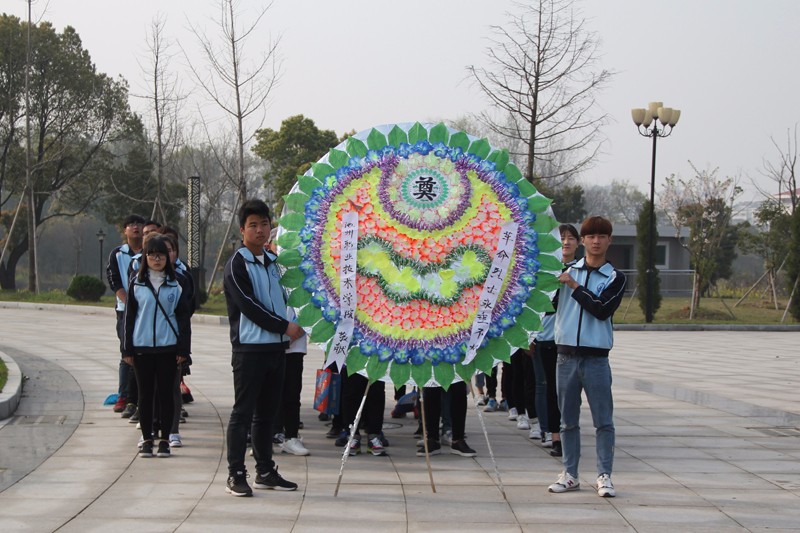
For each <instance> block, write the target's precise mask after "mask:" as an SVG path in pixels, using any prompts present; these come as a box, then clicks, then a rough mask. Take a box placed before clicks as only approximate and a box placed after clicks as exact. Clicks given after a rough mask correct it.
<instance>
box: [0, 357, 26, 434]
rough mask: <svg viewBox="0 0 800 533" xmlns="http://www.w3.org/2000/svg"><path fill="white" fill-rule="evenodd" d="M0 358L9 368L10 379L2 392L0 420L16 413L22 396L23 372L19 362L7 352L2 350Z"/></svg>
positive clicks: (0, 393)
mask: <svg viewBox="0 0 800 533" xmlns="http://www.w3.org/2000/svg"><path fill="white" fill-rule="evenodd" d="M0 359H2V360H3V362H4V363H5V364H6V367H7V368H8V381H6V384H5V386H4V387H3V392H0V420H5V419H6V418H9V417H10V416H11V415H13V414H14V411H16V410H17V406H18V405H19V399H20V397H21V396H22V372H21V371H20V369H19V366H17V363H16V362H15V361H14V360H13V359H12V358H11V356H10V355H8V354H6V353H5V352H0Z"/></svg>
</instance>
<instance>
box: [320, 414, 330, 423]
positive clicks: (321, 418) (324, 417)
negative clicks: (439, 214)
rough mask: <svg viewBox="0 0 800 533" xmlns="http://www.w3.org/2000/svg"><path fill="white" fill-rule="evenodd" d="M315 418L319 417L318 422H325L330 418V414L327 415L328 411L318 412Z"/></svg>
mask: <svg viewBox="0 0 800 533" xmlns="http://www.w3.org/2000/svg"><path fill="white" fill-rule="evenodd" d="M317 418H318V419H319V421H320V422H327V421H328V420H330V419H331V415H329V414H328V413H320V414H319V415H317Z"/></svg>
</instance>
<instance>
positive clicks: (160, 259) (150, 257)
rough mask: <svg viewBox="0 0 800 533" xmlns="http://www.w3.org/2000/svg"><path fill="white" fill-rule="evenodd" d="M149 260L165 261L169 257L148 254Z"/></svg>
mask: <svg viewBox="0 0 800 533" xmlns="http://www.w3.org/2000/svg"><path fill="white" fill-rule="evenodd" d="M147 258H148V259H150V260H151V261H164V260H165V259H166V258H167V256H166V255H164V254H147Z"/></svg>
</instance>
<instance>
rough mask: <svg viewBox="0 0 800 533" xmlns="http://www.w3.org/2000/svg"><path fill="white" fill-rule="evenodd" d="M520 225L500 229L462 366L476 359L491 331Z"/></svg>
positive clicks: (504, 226)
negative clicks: (493, 316) (484, 339)
mask: <svg viewBox="0 0 800 533" xmlns="http://www.w3.org/2000/svg"><path fill="white" fill-rule="evenodd" d="M518 228H519V224H517V223H516V222H508V223H507V224H503V227H502V228H500V235H499V236H498V240H497V253H495V255H494V259H493V260H492V266H491V267H490V269H489V274H488V275H487V276H486V281H485V282H484V283H483V290H482V291H481V297H480V300H479V301H478V313H477V314H476V315H475V321H474V322H473V323H472V333H471V334H470V336H469V343H468V344H467V353H466V355H465V356H464V361H462V363H461V364H462V365H468V364H469V363H471V362H472V360H473V359H475V355H476V354H477V351H478V348H480V346H481V342H483V338H484V337H485V336H486V333H487V332H488V331H489V325H490V324H491V322H492V311H494V306H495V304H496V303H497V297H498V296H499V295H500V290H501V289H502V287H503V280H505V279H506V274H507V273H508V267H509V265H510V264H511V256H512V254H513V253H514V244H515V243H516V242H517V229H518Z"/></svg>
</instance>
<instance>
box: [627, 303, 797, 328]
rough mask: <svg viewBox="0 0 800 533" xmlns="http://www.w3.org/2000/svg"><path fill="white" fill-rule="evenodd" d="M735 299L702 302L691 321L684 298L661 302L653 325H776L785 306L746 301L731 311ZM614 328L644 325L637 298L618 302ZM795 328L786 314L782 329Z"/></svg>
mask: <svg viewBox="0 0 800 533" xmlns="http://www.w3.org/2000/svg"><path fill="white" fill-rule="evenodd" d="M738 300H739V299H738V298H723V299H720V298H702V299H700V307H699V308H698V309H696V310H695V318H694V320H689V306H690V305H691V300H690V298H688V297H685V298H676V297H670V298H662V300H661V308H660V309H659V310H658V311H657V312H656V315H655V320H653V323H654V324H780V323H781V318H782V317H783V310H784V308H785V307H786V302H785V301H783V302H779V305H778V307H779V309H778V310H777V311H776V310H775V307H774V305H771V304H768V302H765V301H762V300H758V299H755V298H753V299H747V300H744V301H743V302H742V303H740V304H739V305H738V306H737V307H734V305H735V304H736V302H737V301H738ZM614 322H615V323H616V324H644V323H645V320H644V313H643V312H642V310H641V309H640V308H639V300H638V298H634V299H633V300H631V298H630V296H628V297H626V298H625V299H624V300H623V301H622V305H620V306H619V309H617V312H616V313H615V315H614ZM788 324H797V321H796V320H794V319H793V318H792V315H791V314H789V315H787V316H786V321H785V322H784V325H788Z"/></svg>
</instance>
